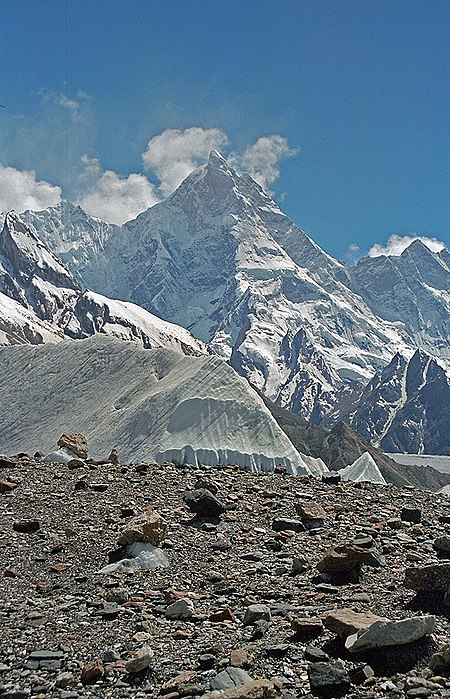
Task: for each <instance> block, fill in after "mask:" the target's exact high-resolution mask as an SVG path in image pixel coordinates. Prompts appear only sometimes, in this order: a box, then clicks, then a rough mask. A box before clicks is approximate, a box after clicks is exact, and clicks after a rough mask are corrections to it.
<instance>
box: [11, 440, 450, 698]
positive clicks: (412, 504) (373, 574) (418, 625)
mask: <svg viewBox="0 0 450 699" xmlns="http://www.w3.org/2000/svg"><path fill="white" fill-rule="evenodd" d="M65 443H66V444H67V442H65ZM69 446H70V443H69ZM71 449H72V447H71ZM73 449H75V450H76V451H77V452H78V455H76V454H75V453H74V454H73V455H72V456H73V458H71V459H69V461H68V463H66V464H57V463H47V462H43V461H41V460H39V459H36V458H32V457H29V456H27V455H25V454H21V455H18V456H16V457H13V458H7V457H1V458H0V480H1V483H0V490H1V491H2V492H1V494H0V498H1V508H2V517H1V520H0V561H1V563H0V570H1V575H0V631H1V632H0V696H1V697H2V699H13V698H15V699H19V698H20V699H22V698H25V697H36V699H47V698H50V697H55V698H57V699H78V698H81V697H97V698H98V699H100V698H102V699H104V698H108V697H111V698H112V697H117V698H119V697H136V699H137V698H144V697H161V698H163V697H164V698H165V699H179V697H202V698H203V699H206V697H208V699H212V698H213V697H217V698H218V699H219V698H220V699H232V698H234V699H239V698H241V699H245V698H249V699H250V698H253V699H257V698H258V697H260V698H266V699H267V698H275V697H280V698H283V699H294V698H295V697H309V696H317V697H338V696H347V697H353V698H355V699H356V698H361V699H363V698H364V699H376V698H378V697H391V698H392V699H394V698H395V699H405V698H408V699H419V698H421V697H429V698H430V699H438V698H439V699H441V698H442V697H446V696H449V691H450V680H449V672H450V646H449V639H450V621H449V611H450V595H449V590H448V585H449V582H450V499H449V498H448V497H447V496H445V495H438V494H431V493H426V492H423V491H417V490H414V489H413V488H410V487H408V488H403V489H397V488H396V487H394V486H391V485H389V486H375V485H370V484H361V483H360V484H353V483H333V481H334V480H335V479H336V475H335V474H327V475H325V476H324V478H325V479H326V481H327V482H321V481H319V480H318V479H314V478H311V477H292V476H288V475H286V474H282V473H279V474H277V473H275V474H269V473H247V472H242V471H239V470H236V469H233V468H232V467H228V468H221V469H219V468H217V469H211V468H210V469H204V468H202V467H199V466H198V467H193V466H189V465H180V466H175V465H173V464H170V463H166V464H164V465H158V464H156V463H137V464H127V465H121V464H120V463H119V459H118V454H117V452H114V451H113V452H112V453H111V455H110V457H109V459H110V460H109V461H106V462H103V463H99V462H94V461H92V460H89V459H87V458H86V457H87V453H86V451H85V450H83V449H81V450H80V449H77V447H76V446H74V447H73ZM155 566H156V567H155Z"/></svg>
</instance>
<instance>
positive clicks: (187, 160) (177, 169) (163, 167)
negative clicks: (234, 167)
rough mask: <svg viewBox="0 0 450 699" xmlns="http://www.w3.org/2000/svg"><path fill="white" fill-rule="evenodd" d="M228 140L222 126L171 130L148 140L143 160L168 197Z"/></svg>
mask: <svg viewBox="0 0 450 699" xmlns="http://www.w3.org/2000/svg"><path fill="white" fill-rule="evenodd" d="M227 143H228V136H227V135H226V133H224V132H223V131H222V130H221V129H202V128H201V127H198V126H195V127H192V128H189V129H184V130H180V129H167V130H166V131H163V132H162V133H161V134H159V135H158V136H154V137H153V138H152V139H151V140H150V141H149V142H148V144H147V148H146V150H145V152H144V153H143V154H142V160H143V163H144V166H145V167H146V168H147V169H149V170H153V172H154V173H155V175H156V176H157V177H158V179H159V180H160V183H161V184H160V189H161V192H162V193H163V194H164V195H165V196H167V195H168V194H170V193H171V192H173V190H174V189H176V188H177V187H178V185H179V184H181V182H182V181H183V180H184V179H185V178H186V177H187V176H188V175H189V174H190V173H191V172H192V170H194V169H195V168H196V167H197V166H198V165H200V164H201V163H203V162H204V161H205V160H206V158H207V157H208V155H209V152H210V151H211V150H212V149H213V148H216V149H218V150H220V149H221V148H223V146H225V145H226V144H227Z"/></svg>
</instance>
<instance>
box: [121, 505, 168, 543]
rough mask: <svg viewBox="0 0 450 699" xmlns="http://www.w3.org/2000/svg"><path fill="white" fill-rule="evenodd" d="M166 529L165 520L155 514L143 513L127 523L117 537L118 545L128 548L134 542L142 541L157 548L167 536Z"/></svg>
mask: <svg viewBox="0 0 450 699" xmlns="http://www.w3.org/2000/svg"><path fill="white" fill-rule="evenodd" d="M167 529H168V525H167V522H166V520H165V519H163V518H162V517H161V516H160V515H158V514H156V512H144V513H143V514H141V515H137V517H133V519H131V520H130V521H129V522H128V523H127V525H126V527H125V528H124V529H123V530H122V532H121V534H120V536H119V540H118V544H119V546H129V545H130V544H134V543H135V542H136V541H142V542H148V543H150V544H152V545H153V546H159V545H160V543H161V542H162V541H163V539H164V537H165V536H166V534H167Z"/></svg>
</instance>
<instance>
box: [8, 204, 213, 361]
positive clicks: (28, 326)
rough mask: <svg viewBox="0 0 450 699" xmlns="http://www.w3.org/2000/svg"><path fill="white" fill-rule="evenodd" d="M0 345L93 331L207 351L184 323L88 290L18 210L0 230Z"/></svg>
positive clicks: (150, 344) (190, 351)
mask: <svg viewBox="0 0 450 699" xmlns="http://www.w3.org/2000/svg"><path fill="white" fill-rule="evenodd" d="M0 294H1V296H0V310H1V311H2V318H1V320H0V344H15V343H22V342H30V343H32V344H38V343H40V342H46V341H48V340H52V339H53V340H56V339H58V338H63V337H66V338H72V339H79V338H83V337H88V336H89V335H92V334H94V333H105V334H108V335H115V336H116V337H120V338H122V339H127V340H131V339H137V340H139V341H140V342H142V344H143V345H144V347H171V348H173V349H176V350H178V351H182V352H184V353H187V354H205V353H206V352H207V349H206V347H205V345H204V344H203V343H202V342H201V341H199V340H196V339H195V338H194V337H193V336H192V335H191V333H190V332H189V331H188V330H186V329H185V328H181V327H178V326H177V325H174V324H173V323H168V322H167V321H164V320H161V319H160V318H157V317H156V316H154V315H152V314H151V313H149V312H148V311H145V310H144V309H142V308H139V307H138V306H136V305H134V304H132V303H126V302H123V301H115V300H112V299H109V298H107V297H104V296H101V295H100V294H96V293H93V292H91V291H89V290H87V291H82V290H81V288H80V286H79V284H78V283H77V281H76V280H75V278H74V277H73V276H72V275H71V274H70V272H69V271H68V270H67V268H66V267H65V266H64V265H63V264H62V263H61V261H60V260H59V259H58V258H57V257H56V256H55V255H54V254H53V253H52V252H50V251H49V249H48V248H47V247H46V246H45V245H44V244H43V243H42V241H41V240H40V239H39V238H38V237H37V235H36V233H35V232H34V231H33V230H31V229H30V228H29V227H28V226H26V225H25V224H24V223H23V222H22V221H21V219H20V218H19V217H18V216H17V215H15V214H14V213H8V214H6V217H5V222H4V226H3V229H2V232H1V234H0Z"/></svg>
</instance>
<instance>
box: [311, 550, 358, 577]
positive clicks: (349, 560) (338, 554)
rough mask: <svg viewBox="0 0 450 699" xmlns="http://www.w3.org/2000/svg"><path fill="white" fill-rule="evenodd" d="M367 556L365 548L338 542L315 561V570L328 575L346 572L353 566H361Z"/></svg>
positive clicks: (353, 567)
mask: <svg viewBox="0 0 450 699" xmlns="http://www.w3.org/2000/svg"><path fill="white" fill-rule="evenodd" d="M369 558H370V555H369V552H368V550H367V549H364V548H360V547H359V546H352V545H351V544H340V545H338V546H335V547H334V548H332V549H329V550H328V551H327V552H326V553H325V555H324V557H323V558H322V559H321V560H320V561H319V562H318V563H317V570H319V571H320V572H321V573H328V574H330V575H336V574H339V573H348V572H350V571H351V570H354V569H355V568H356V569H359V568H361V566H363V565H365V564H366V563H367V561H368V559H369Z"/></svg>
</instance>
